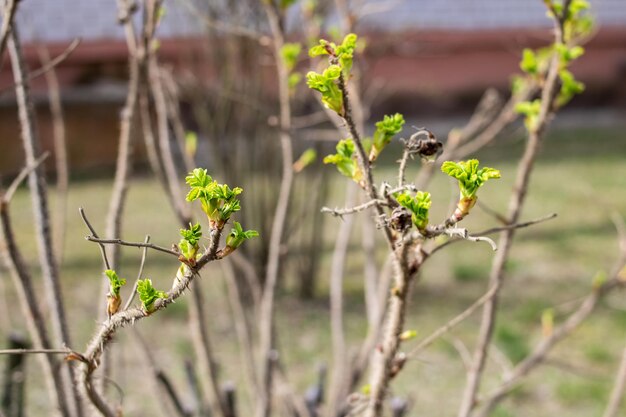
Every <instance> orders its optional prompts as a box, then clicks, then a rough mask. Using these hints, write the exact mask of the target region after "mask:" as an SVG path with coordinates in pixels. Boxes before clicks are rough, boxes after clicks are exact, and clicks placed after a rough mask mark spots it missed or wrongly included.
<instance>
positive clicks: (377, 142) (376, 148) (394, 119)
mask: <svg viewBox="0 0 626 417" xmlns="http://www.w3.org/2000/svg"><path fill="white" fill-rule="evenodd" d="M403 126H404V117H403V116H402V115H401V114H400V113H396V114H394V115H390V116H389V115H387V116H384V117H383V120H381V121H380V122H377V123H376V131H375V132H374V137H373V138H372V149H371V150H370V156H369V159H370V161H374V160H376V158H378V155H380V153H381V152H382V151H383V149H384V148H385V147H386V146H387V145H388V144H389V142H391V139H392V138H393V137H394V135H397V134H398V133H400V132H401V131H402V127H403Z"/></svg>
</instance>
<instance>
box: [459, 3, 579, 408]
mask: <svg viewBox="0 0 626 417" xmlns="http://www.w3.org/2000/svg"><path fill="white" fill-rule="evenodd" d="M563 13H564V14H563V16H565V15H567V13H569V1H567V0H566V2H565V3H564V5H563ZM554 26H555V43H556V44H559V43H561V42H562V41H563V18H562V17H559V15H555V25H554ZM558 71H559V57H558V54H557V53H556V52H555V53H553V56H552V57H551V59H550V63H549V67H548V70H547V75H546V79H545V83H544V85H543V89H542V92H541V108H540V111H539V115H538V116H537V124H536V128H534V129H531V130H530V132H529V136H528V142H527V145H526V149H525V151H524V155H523V156H522V159H521V161H520V165H519V168H518V171H517V178H516V180H515V186H514V188H513V189H514V192H513V194H512V195H511V198H510V201H509V209H508V214H507V220H508V223H509V224H513V223H516V222H517V221H518V219H519V216H520V214H521V212H522V207H523V205H524V201H525V197H526V193H527V191H528V184H529V181H530V175H531V173H532V170H533V166H534V162H535V158H536V156H537V153H538V150H539V144H540V142H541V139H542V137H543V134H544V131H545V129H546V128H547V126H548V124H549V121H550V116H551V113H552V108H553V102H554V100H555V98H556V95H557V93H558V88H557V84H558ZM514 235H515V229H508V230H505V231H504V233H503V234H502V236H501V237H500V242H499V244H498V247H499V248H500V250H499V251H498V253H497V254H496V256H495V258H494V261H493V264H492V270H491V274H490V279H489V285H490V287H496V290H495V293H494V294H493V296H492V297H491V298H490V299H489V300H488V301H487V303H485V305H484V307H483V317H482V321H481V326H480V331H479V336H478V343H477V345H476V348H475V350H474V357H473V361H472V367H471V369H470V372H469V373H468V374H467V383H466V386H465V390H464V392H463V394H462V399H461V407H460V408H459V413H458V417H469V416H470V414H471V413H472V411H473V410H474V408H475V407H476V397H477V394H478V391H479V389H480V383H481V380H482V376H483V370H484V367H485V360H486V357H487V354H488V351H489V345H490V341H491V338H492V336H493V330H494V325H495V320H496V315H497V308H498V293H499V291H500V288H501V286H502V285H503V281H504V266H505V264H506V262H507V260H508V257H509V252H510V249H511V246H512V242H513V238H514Z"/></svg>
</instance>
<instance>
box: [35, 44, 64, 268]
mask: <svg viewBox="0 0 626 417" xmlns="http://www.w3.org/2000/svg"><path fill="white" fill-rule="evenodd" d="M37 51H38V52H39V59H40V61H41V62H42V64H43V66H44V67H49V70H48V71H46V72H45V77H46V83H47V84H48V103H49V104H48V105H49V107H50V114H51V115H52V136H53V142H54V159H55V167H56V177H57V180H56V191H57V199H56V200H57V203H56V216H55V217H54V220H55V222H54V226H55V232H56V233H55V235H54V238H55V239H54V241H55V247H56V255H57V260H58V262H59V264H61V263H62V261H63V249H64V247H65V228H66V220H67V187H68V181H69V165H68V162H67V144H66V138H65V121H64V119H63V106H62V104H61V91H60V88H59V79H58V78H57V75H56V72H55V70H54V66H52V65H51V61H50V54H49V53H48V50H47V49H46V48H45V47H44V46H40V47H39V48H38V49H37ZM31 75H32V73H31Z"/></svg>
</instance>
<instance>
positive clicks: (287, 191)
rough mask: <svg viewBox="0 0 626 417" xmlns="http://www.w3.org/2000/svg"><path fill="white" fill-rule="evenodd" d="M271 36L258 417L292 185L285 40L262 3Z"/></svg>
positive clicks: (266, 409) (266, 400)
mask: <svg viewBox="0 0 626 417" xmlns="http://www.w3.org/2000/svg"><path fill="white" fill-rule="evenodd" d="M263 6H264V9H265V14H266V15H267V18H268V22H269V25H270V30H271V33H272V38H273V55H274V62H275V65H276V71H277V78H278V93H279V94H278V95H279V106H280V118H279V127H280V130H279V133H278V135H279V139H280V148H281V157H282V175H281V181H280V189H279V191H278V202H277V204H276V209H275V211H274V217H273V221H272V229H271V234H270V242H269V253H268V259H267V270H266V276H265V286H264V288H263V294H262V298H261V306H260V312H259V313H260V319H259V359H258V360H259V366H260V372H259V374H258V378H259V383H258V386H259V388H260V393H259V396H258V398H257V405H256V413H255V415H256V416H257V417H269V416H270V415H271V403H272V401H271V396H272V386H271V383H272V376H271V373H272V361H271V360H270V356H271V355H270V354H271V352H272V350H273V349H274V346H273V345H274V340H273V333H274V296H275V292H276V284H277V281H278V272H279V267H280V254H281V242H282V237H283V236H282V235H283V230H284V228H285V223H286V220H287V210H288V207H289V198H290V196H291V189H292V185H293V168H292V165H293V150H292V143H291V142H292V138H291V134H290V133H289V132H290V131H291V104H290V98H289V83H288V78H289V73H288V70H287V67H286V65H285V61H284V60H283V58H282V48H283V45H284V43H285V40H284V32H283V30H284V28H283V25H282V24H281V16H280V15H279V11H278V9H277V7H276V5H275V4H273V3H269V2H264V3H263Z"/></svg>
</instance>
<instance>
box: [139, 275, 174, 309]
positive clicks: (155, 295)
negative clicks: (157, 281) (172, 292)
mask: <svg viewBox="0 0 626 417" xmlns="http://www.w3.org/2000/svg"><path fill="white" fill-rule="evenodd" d="M137 293H138V294H139V299H140V300H141V305H142V306H143V309H144V311H145V312H146V313H151V312H152V311H153V310H154V302H155V301H156V300H158V299H159V298H167V293H166V292H164V291H159V290H157V289H156V288H154V287H153V286H152V280H150V279H149V278H146V279H140V280H138V281H137Z"/></svg>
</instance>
